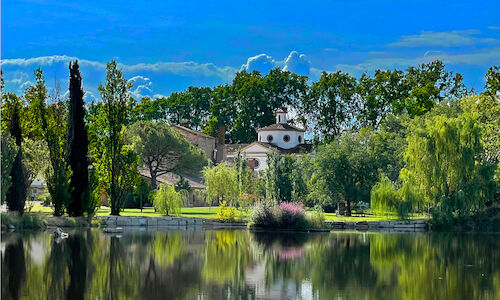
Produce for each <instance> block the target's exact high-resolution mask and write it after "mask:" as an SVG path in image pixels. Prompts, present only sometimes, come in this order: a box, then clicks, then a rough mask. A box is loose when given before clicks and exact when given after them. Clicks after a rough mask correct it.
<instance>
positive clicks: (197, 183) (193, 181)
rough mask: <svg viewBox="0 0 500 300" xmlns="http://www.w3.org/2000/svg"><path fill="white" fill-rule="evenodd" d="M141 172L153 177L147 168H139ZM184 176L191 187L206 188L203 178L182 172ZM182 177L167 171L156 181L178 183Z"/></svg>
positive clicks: (149, 177) (147, 176)
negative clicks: (202, 181)
mask: <svg viewBox="0 0 500 300" xmlns="http://www.w3.org/2000/svg"><path fill="white" fill-rule="evenodd" d="M139 173H140V174H141V175H142V176H144V177H146V178H148V179H151V175H150V174H149V171H148V170H147V169H139ZM182 176H183V177H184V179H185V180H187V182H189V186H190V187H192V188H195V189H204V188H205V185H204V184H202V183H201V178H197V177H194V176H191V175H185V174H182ZM180 179H181V177H180V176H179V175H177V174H174V173H167V174H163V175H160V176H158V177H156V181H158V182H159V183H167V184H177V183H178V182H179V180H180Z"/></svg>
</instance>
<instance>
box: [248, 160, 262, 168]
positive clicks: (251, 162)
mask: <svg viewBox="0 0 500 300" xmlns="http://www.w3.org/2000/svg"><path fill="white" fill-rule="evenodd" d="M259 165H260V163H259V160H258V159H256V158H251V159H249V160H248V166H249V167H250V168H252V169H257V168H258V167H259Z"/></svg>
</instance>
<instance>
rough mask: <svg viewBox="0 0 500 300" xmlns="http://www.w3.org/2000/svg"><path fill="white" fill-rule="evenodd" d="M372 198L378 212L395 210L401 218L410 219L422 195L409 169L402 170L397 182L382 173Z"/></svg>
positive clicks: (373, 207)
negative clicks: (416, 187)
mask: <svg viewBox="0 0 500 300" xmlns="http://www.w3.org/2000/svg"><path fill="white" fill-rule="evenodd" d="M398 186H399V188H398ZM370 200H371V207H372V209H373V210H374V211H375V213H376V214H379V215H384V214H387V213H389V212H395V213H397V215H398V217H399V218H401V219H408V217H409V216H410V213H412V212H413V211H414V210H415V209H416V208H417V207H418V206H419V204H420V203H421V197H420V195H419V193H418V191H416V189H415V185H414V182H413V180H412V178H411V175H410V174H409V172H408V170H407V169H402V170H401V173H400V175H399V180H398V182H397V184H393V182H392V181H391V180H390V179H389V178H388V177H387V176H386V175H385V174H381V175H380V179H379V181H378V182H377V183H376V184H375V185H374V186H373V188H372V190H371V195H370Z"/></svg>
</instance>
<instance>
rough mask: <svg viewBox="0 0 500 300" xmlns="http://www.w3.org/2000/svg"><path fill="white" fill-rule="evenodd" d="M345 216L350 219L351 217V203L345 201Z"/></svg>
mask: <svg viewBox="0 0 500 300" xmlns="http://www.w3.org/2000/svg"><path fill="white" fill-rule="evenodd" d="M346 216H348V217H350V216H351V202H350V201H347V213H346Z"/></svg>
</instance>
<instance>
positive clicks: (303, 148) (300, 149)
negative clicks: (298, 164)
mask: <svg viewBox="0 0 500 300" xmlns="http://www.w3.org/2000/svg"><path fill="white" fill-rule="evenodd" d="M254 144H258V145H261V146H263V147H265V148H268V149H270V150H276V151H278V152H280V153H281V154H292V153H294V154H300V153H310V152H311V151H312V150H313V147H314V146H313V144H299V145H297V146H296V147H293V148H290V149H284V148H281V147H278V146H276V145H273V144H270V143H264V142H253V143H252V144H245V147H241V148H240V149H241V150H243V151H244V150H245V149H244V148H247V147H250V146H251V145H254ZM241 145H243V144H241ZM228 154H229V153H228Z"/></svg>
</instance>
